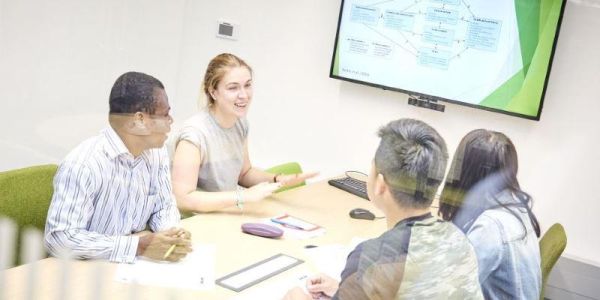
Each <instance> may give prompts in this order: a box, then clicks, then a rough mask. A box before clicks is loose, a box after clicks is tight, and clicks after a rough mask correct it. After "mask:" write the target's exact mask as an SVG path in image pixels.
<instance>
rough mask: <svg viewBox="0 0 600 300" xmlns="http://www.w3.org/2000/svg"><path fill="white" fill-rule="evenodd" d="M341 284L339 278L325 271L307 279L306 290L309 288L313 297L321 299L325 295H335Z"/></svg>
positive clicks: (328, 296)
mask: <svg viewBox="0 0 600 300" xmlns="http://www.w3.org/2000/svg"><path fill="white" fill-rule="evenodd" d="M339 285H340V284H339V282H337V280H335V279H333V278H331V277H329V276H327V275H325V274H323V273H320V274H317V275H315V276H311V277H310V278H308V279H307V280H306V290H308V292H309V293H310V295H311V297H312V298H313V299H320V298H322V297H323V296H325V297H327V298H331V297H333V295H334V294H335V292H337V290H338V288H339Z"/></svg>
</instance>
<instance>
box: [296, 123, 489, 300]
mask: <svg viewBox="0 0 600 300" xmlns="http://www.w3.org/2000/svg"><path fill="white" fill-rule="evenodd" d="M379 136H380V137H381V142H380V144H379V147H378V148H377V152H376V153H375V158H374V160H373V163H372V167H371V171H370V174H369V178H368V182H367V193H368V195H369V199H371V201H373V204H374V205H375V206H377V207H378V208H379V209H381V211H383V213H384V214H385V216H386V219H387V225H388V229H389V230H388V231H386V232H385V233H383V234H382V235H381V236H379V237H378V238H375V239H371V240H368V241H365V242H363V243H361V244H359V245H358V246H357V247H356V249H354V250H353V251H352V252H351V253H350V255H349V256H348V259H347V261H346V267H345V268H344V270H343V271H342V275H341V278H342V281H341V282H340V283H338V282H337V281H336V280H335V279H333V278H331V277H328V276H327V275H324V274H319V275H316V276H314V277H312V278H309V279H308V280H307V290H308V291H309V292H310V294H311V295H310V296H312V298H314V299H318V298H320V297H324V298H330V297H332V298H334V299H483V297H482V294H481V289H480V287H479V281H478V277H477V274H478V273H477V258H476V256H475V253H474V251H473V248H472V247H471V245H470V244H469V242H468V240H467V239H466V237H465V236H464V235H463V234H462V233H461V232H460V231H459V230H458V229H457V228H456V227H454V226H453V225H452V224H451V223H448V222H445V221H442V220H439V219H437V218H435V217H433V216H432V215H431V212H430V208H429V206H430V205H431V202H432V200H433V198H434V195H435V193H436V191H437V188H438V186H439V184H440V182H441V181H442V180H443V178H444V172H445V169H446V162H447V159H448V154H447V151H446V145H445V143H444V140H443V139H442V137H441V136H440V135H439V134H438V133H437V132H436V131H435V130H434V129H433V128H431V127H430V126H429V125H427V124H425V123H423V122H421V121H417V120H412V119H400V120H397V121H393V122H391V123H389V124H387V125H386V126H385V127H383V128H381V129H380V130H379ZM310 296H309V295H307V294H305V293H304V292H303V291H302V290H301V289H300V288H296V289H293V290H290V291H289V292H288V294H287V295H286V299H310V298H311V297H310Z"/></svg>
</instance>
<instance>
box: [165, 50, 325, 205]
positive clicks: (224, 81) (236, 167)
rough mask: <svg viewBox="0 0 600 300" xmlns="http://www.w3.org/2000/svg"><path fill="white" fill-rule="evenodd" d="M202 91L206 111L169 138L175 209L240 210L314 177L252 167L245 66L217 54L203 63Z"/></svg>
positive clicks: (249, 75) (249, 85)
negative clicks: (172, 152) (172, 139)
mask: <svg viewBox="0 0 600 300" xmlns="http://www.w3.org/2000/svg"><path fill="white" fill-rule="evenodd" d="M203 89H204V93H205V95H206V97H207V98H208V103H207V107H206V108H204V109H202V110H200V112H198V113H197V114H196V115H194V116H192V117H191V118H190V119H188V120H186V122H185V123H184V125H183V127H182V128H181V130H180V131H179V133H178V134H177V136H176V139H175V142H176V146H175V155H174V158H173V170H172V171H173V174H172V175H173V176H172V180H173V192H174V193H175V196H176V198H177V204H178V206H179V208H180V209H182V210H186V211H193V212H210V211H216V210H220V209H224V208H227V207H232V206H237V207H239V208H242V207H243V204H244V203H247V202H256V201H260V200H262V199H264V198H265V197H267V196H269V195H271V194H272V193H273V192H274V191H275V190H277V189H278V188H280V187H282V186H289V185H295V184H298V183H300V182H303V181H304V180H306V179H308V178H311V177H313V176H315V175H316V173H308V174H307V173H302V174H294V175H282V174H275V175H274V174H270V173H267V172H264V171H262V170H260V169H257V168H254V167H253V166H252V163H251V162H250V156H249V154H248V121H247V120H246V114H247V113H248V109H249V107H250V104H251V103H252V94H253V91H252V90H253V85H252V68H250V66H249V65H248V64H246V62H244V61H243V60H242V59H240V58H239V57H237V56H235V55H233V54H229V53H223V54H219V55H217V56H216V57H215V58H213V59H212V60H211V61H210V63H209V64H208V67H207V69H206V73H205V75H204V83H203ZM242 187H245V188H247V189H243V188H242Z"/></svg>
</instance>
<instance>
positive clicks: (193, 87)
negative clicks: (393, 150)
mask: <svg viewBox="0 0 600 300" xmlns="http://www.w3.org/2000/svg"><path fill="white" fill-rule="evenodd" d="M339 2H340V1H335V0H334V1H323V0H304V1H293V2H292V1H277V0H254V1H239V0H238V1H235V0H221V1H209V0H203V1H200V0H194V1H192V0H169V1H159V0H152V1H150V0H136V1H132V0H129V1H120V0H110V1H108V0H104V1H77V0H61V1H52V2H48V1H41V0H38V1H36V0H20V1H10V0H0V97H1V98H2V104H3V106H4V109H3V110H2V111H3V114H2V118H1V120H2V121H0V122H1V123H0V125H1V126H0V146H1V147H0V157H2V160H1V161H0V170H6V169H11V168H17V167H23V166H28V165H32V164H39V163H46V162H55V163H56V162H59V161H60V160H61V159H62V158H63V157H64V156H65V155H66V153H67V152H68V151H69V149H71V148H72V147H74V146H75V145H76V144H78V143H79V142H80V141H81V140H83V139H84V138H86V137H89V136H91V135H94V134H95V133H97V131H98V130H99V129H101V128H102V127H103V126H105V125H106V122H105V119H106V114H107V111H108V104H107V102H108V93H109V90H110V87H111V85H112V83H113V81H114V80H115V79H116V77H117V76H118V75H119V74H121V73H123V72H125V71H128V70H137V71H142V72H147V73H149V74H152V75H154V76H156V77H158V78H159V79H161V80H162V81H163V83H164V84H165V85H166V88H167V93H168V95H169V97H170V101H171V106H172V107H173V109H174V116H175V118H176V122H181V121H182V120H184V119H185V118H186V117H188V116H190V115H191V114H192V113H193V112H195V111H196V109H197V107H198V98H199V90H200V86H199V83H200V81H201V78H202V75H203V71H204V69H205V67H206V64H207V63H208V61H209V59H210V58H211V57H213V56H214V55H216V54H218V53H220V52H223V51H228V52H233V53H236V54H238V55H240V56H241V57H243V58H244V59H246V60H247V61H248V62H249V63H250V64H251V65H252V66H253V67H254V70H255V98H254V104H253V106H252V108H251V112H250V115H249V119H250V122H251V133H250V134H251V135H250V151H251V155H252V157H253V161H254V164H255V165H258V166H261V167H268V166H270V165H273V164H276V163H279V162H284V161H290V160H296V161H299V162H301V163H302V165H303V166H304V168H305V169H307V170H320V171H321V172H322V176H321V178H326V177H328V176H332V175H336V174H339V173H341V172H343V171H344V170H346V169H358V170H363V171H366V170H368V167H369V164H370V160H371V158H372V155H373V152H374V150H375V147H376V146H377V141H378V139H377V137H376V134H375V133H376V130H377V128H378V127H379V126H381V125H384V124H385V123H386V122H388V121H390V120H393V119H397V118H401V117H412V118H418V119H422V120H424V121H426V122H428V123H430V124H431V125H433V126H434V127H435V128H437V129H438V130H439V131H440V133H441V134H442V135H443V136H444V137H445V139H446V141H447V144H448V147H449V149H454V147H455V146H456V145H457V143H458V141H459V139H460V138H461V137H462V136H463V135H464V134H465V133H466V132H468V131H470V130H472V129H475V128H489V129H494V130H499V131H502V132H505V133H506V134H507V135H508V136H510V137H511V138H512V139H513V141H514V142H515V144H516V146H517V148H518V149H517V150H518V151H519V154H520V162H521V169H520V180H521V184H522V186H523V187H524V188H525V189H526V190H527V191H528V192H530V193H531V194H532V195H533V196H534V200H535V206H534V210H535V212H536V214H537V215H538V217H539V219H540V221H541V223H542V226H543V229H544V230H545V229H546V228H548V227H549V226H550V225H551V224H553V223H554V222H561V223H562V224H563V225H564V226H565V227H566V230H567V234H568V236H569V245H568V247H567V250H566V254H567V255H568V256H570V257H574V258H578V259H580V260H584V261H587V262H591V263H594V264H598V265H600V256H599V255H598V253H600V235H599V234H597V232H596V231H597V228H600V220H599V218H598V217H597V216H598V213H597V212H598V211H600V201H598V200H600V199H599V197H598V196H597V193H596V190H595V188H596V184H598V179H600V177H599V176H597V170H599V169H600V159H597V156H596V148H597V147H598V146H599V145H600V142H599V139H598V134H597V132H598V130H599V129H600V122H598V121H596V115H597V114H598V111H599V109H600V103H599V101H598V96H597V95H599V94H600V82H599V81H598V80H599V78H600V76H599V75H600V74H599V73H600V56H599V55H598V52H599V50H600V41H598V39H597V38H596V37H597V36H598V34H597V28H600V9H598V8H593V7H592V6H593V5H592V4H594V3H598V1H594V0H586V1H578V3H579V4H576V3H575V2H570V3H569V5H568V7H567V9H566V12H565V17H564V22H563V26H562V30H561V35H560V39H559V43H558V48H557V51H556V55H555V61H554V65H553V69H552V74H551V77H550V83H549V86H548V91H547V95H546V100H545V103H544V109H543V112H542V119H541V121H539V122H535V121H528V120H523V119H519V118H515V117H510V116H505V115H501V114H495V113H490V112H486V111H481V110H475V109H472V108H467V107H462V106H456V105H451V104H449V105H447V106H446V112H445V113H438V112H434V111H430V110H425V109H420V108H416V107H413V106H408V105H407V104H406V101H407V99H406V96H405V95H403V94H400V93H395V92H389V91H383V90H379V89H375V88H371V87H367V86H361V85H356V84H351V83H347V82H341V81H338V80H333V79H329V78H328V73H329V67H330V60H331V53H332V49H333V40H334V36H335V30H336V25H337V17H338V12H339V5H340V3H339ZM217 19H226V20H229V21H233V22H237V23H239V24H240V26H241V27H240V28H241V35H240V39H239V40H238V41H230V40H223V39H218V38H216V37H214V34H215V29H216V21H217ZM432 84H443V83H432ZM324 200H326V199H324Z"/></svg>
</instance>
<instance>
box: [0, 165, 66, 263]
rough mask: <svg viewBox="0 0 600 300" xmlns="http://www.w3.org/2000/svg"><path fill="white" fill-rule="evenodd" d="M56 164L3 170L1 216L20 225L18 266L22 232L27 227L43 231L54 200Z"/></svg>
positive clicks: (16, 258) (18, 227)
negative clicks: (49, 208) (51, 202)
mask: <svg viewBox="0 0 600 300" xmlns="http://www.w3.org/2000/svg"><path fill="white" fill-rule="evenodd" d="M57 168H58V166H57V165H41V166H33V167H29V168H24V169H17V170H10V171H6V172H0V216H3V217H8V218H9V219H12V220H13V222H14V223H15V224H16V225H17V230H18V231H17V241H16V243H15V245H16V249H15V258H14V263H15V265H19V264H21V257H20V244H21V232H22V231H23V230H24V229H25V228H26V227H34V228H36V229H38V230H40V231H42V232H43V231H44V227H45V226H46V217H47V214H48V207H49V206H50V201H51V200H52V192H53V187H52V180H53V179H54V174H56V170H57Z"/></svg>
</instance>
